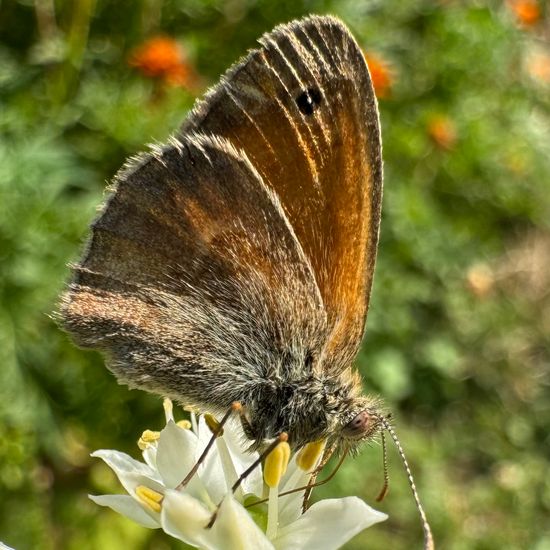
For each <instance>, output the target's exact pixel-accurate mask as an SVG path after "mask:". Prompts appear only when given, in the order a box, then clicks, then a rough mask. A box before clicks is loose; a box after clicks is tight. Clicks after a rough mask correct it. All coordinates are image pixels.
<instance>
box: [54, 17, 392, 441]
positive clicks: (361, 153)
mask: <svg viewBox="0 0 550 550" xmlns="http://www.w3.org/2000/svg"><path fill="white" fill-rule="evenodd" d="M259 42H260V48H258V49H256V50H253V51H251V52H250V53H249V54H248V55H247V56H246V57H245V58H244V59H243V60H241V61H240V62H238V63H237V64H235V65H234V66H233V67H231V68H230V69H229V70H228V72H227V73H226V74H225V75H224V76H223V77H222V78H221V81H220V82H219V84H217V85H216V86H214V87H213V88H212V89H210V90H209V91H208V92H207V93H206V95H205V97H204V99H203V100H202V101H199V102H198V103H197V104H196V106H195V107H194V109H193V111H192V112H191V113H190V115H189V116H188V118H187V119H186V120H185V122H184V123H183V126H182V127H181V129H180V130H179V131H178V132H177V133H176V134H174V135H173V136H172V137H171V138H170V139H169V140H168V143H167V144H166V145H163V146H160V147H154V148H153V150H152V151H151V152H149V153H146V154H143V155H141V156H138V157H136V158H133V159H131V160H130V161H129V162H128V163H127V164H126V165H125V166H124V167H123V168H122V170H121V171H120V172H119V173H118V174H117V176H116V177H115V179H114V185H113V188H112V191H111V194H110V196H109V197H108V199H107V201H106V203H105V205H104V206H103V209H102V212H101V214H100V215H99V217H98V218H97V219H96V220H95V221H94V222H93V224H92V226H91V237H90V239H89V242H88V244H87V247H86V251H85V253H84V256H83V259H82V260H81V262H80V263H79V264H78V265H76V266H74V268H73V280H72V282H71V283H70V285H69V288H68V290H67V292H66V294H65V295H64V297H63V305H62V316H63V319H64V326H65V328H66V329H67V330H68V331H69V332H70V333H71V334H72V335H73V337H74V338H75V340H76V341H77V342H78V343H79V344H81V345H83V346H86V347H93V348H98V349H100V350H102V351H103V352H104V353H105V354H106V356H107V363H108V366H109V368H110V369H111V370H112V371H113V372H114V373H115V375H116V376H117V378H118V379H119V380H120V381H121V382H123V383H126V384H128V385H129V386H131V387H137V388H143V389H145V390H148V391H152V392H155V393H158V394H161V395H163V396H167V397H170V398H172V399H174V400H176V401H178V402H180V403H183V404H185V405H186V406H190V407H194V408H196V409H197V410H199V411H209V412H213V413H218V412H222V411H226V410H227V409H228V408H229V407H230V406H231V403H233V402H236V401H238V402H240V403H242V405H243V410H244V413H243V414H242V415H241V417H242V421H243V427H244V431H245V434H246V436H247V437H248V438H249V439H250V440H251V441H252V442H254V443H255V444H256V445H257V446H260V445H262V444H263V443H264V442H265V441H267V440H269V439H271V438H273V437H275V436H277V434H279V433H281V432H287V433H288V435H289V442H290V444H291V445H292V446H293V447H296V448H297V447H301V446H303V445H304V444H306V443H308V442H311V441H315V440H319V439H327V440H328V441H330V442H336V443H340V442H345V443H346V444H347V445H355V444H356V443H358V442H360V441H361V440H364V439H367V438H369V437H372V436H374V435H375V434H376V433H377V432H378V431H379V429H380V421H379V416H380V415H379V413H378V401H377V399H372V398H369V397H366V396H364V395H363V393H362V383H361V379H360V377H359V375H358V373H357V372H356V371H355V370H353V368H352V362H353V359H354V357H355V355H356V353H357V351H358V349H359V346H360V343H361V339H362V335H363V331H364V327H365V319H366V314H367V309H368V304H369V297H370V292H371V286H372V279H373V272H374V265H375V259H376V251H377V244H378V234H379V225H380V208H381V203H382V158H381V139H380V125H379V116H378V109H377V102H376V98H375V94H374V91H373V86H372V82H371V79H370V76H369V72H368V69H367V65H366V62H365V59H364V56H363V53H362V51H361V49H360V47H359V46H358V45H357V43H356V41H355V40H354V38H353V37H352V35H351V34H350V32H349V31H348V30H347V28H346V27H345V26H344V25H343V23H341V22H340V21H339V20H337V19H335V18H332V17H317V16H312V17H308V18H306V19H303V20H301V21H299V22H293V23H290V24H287V25H281V26H278V27H276V28H275V29H274V30H273V31H272V32H270V33H268V34H266V35H264V36H263V37H262V38H261V39H260V40H259Z"/></svg>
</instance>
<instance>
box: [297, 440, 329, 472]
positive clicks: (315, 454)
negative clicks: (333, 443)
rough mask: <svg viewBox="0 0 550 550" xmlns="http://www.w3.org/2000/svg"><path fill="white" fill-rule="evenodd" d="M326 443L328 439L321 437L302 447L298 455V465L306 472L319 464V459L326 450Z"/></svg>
mask: <svg viewBox="0 0 550 550" xmlns="http://www.w3.org/2000/svg"><path fill="white" fill-rule="evenodd" d="M325 445H326V439H320V440H319V441H314V442H313V443H308V444H307V445H305V446H304V447H302V448H301V449H300V451H299V452H298V454H297V455H296V465H297V466H298V468H300V469H302V470H303V471H304V472H311V470H312V469H313V468H314V467H315V466H316V465H317V461H318V460H319V457H320V456H321V453H322V452H323V451H324V449H325Z"/></svg>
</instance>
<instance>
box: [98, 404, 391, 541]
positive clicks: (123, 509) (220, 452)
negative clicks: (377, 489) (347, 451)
mask: <svg viewBox="0 0 550 550" xmlns="http://www.w3.org/2000/svg"><path fill="white" fill-rule="evenodd" d="M165 405H166V407H165V408H166V410H167V422H166V426H165V427H164V429H163V430H162V431H161V432H160V434H159V433H158V432H150V431H146V432H144V433H143V436H142V439H140V447H141V448H142V450H143V458H144V460H145V463H143V462H139V461H137V460H134V459H133V458H131V457H130V456H128V455H126V454H124V453H121V452H118V451H110V450H100V451H96V452H95V453H93V454H92V456H95V457H98V458H101V459H103V460H104V461H105V463H106V464H107V465H108V466H110V467H111V468H112V469H113V470H114V472H115V473H116V475H117V477H118V479H119V480H120V482H121V484H122V485H123V487H124V489H126V491H127V492H128V494H127V495H101V496H90V498H91V499H92V500H93V501H94V502H96V503H97V504H100V505H102V506H109V507H110V508H112V509H113V510H115V511H116V512H119V513H121V514H123V515H124V516H126V517H128V518H130V519H132V520H134V521H136V522H137V523H139V524H140V525H143V526H144V527H149V528H159V527H161V528H162V529H163V530H164V531H165V532H166V533H167V534H169V535H171V536H172V537H174V538H177V539H179V540H182V541H183V542H185V543H187V544H189V545H191V546H196V547H198V548H204V549H211V550H219V549H223V550H225V549H231V550H233V549H242V550H246V549H258V550H263V549H265V550H268V549H269V550H273V549H277V550H283V549H284V550H288V549H296V550H298V549H312V550H321V549H323V550H325V549H326V550H330V549H335V548H339V547H341V546H342V545H343V544H345V543H346V542H347V541H348V540H350V539H351V538H352V537H353V536H355V535H356V534H357V533H359V532H360V531H362V530H363V529H365V528H367V527H369V526H371V525H373V524H375V523H378V522H380V521H383V520H385V519H386V517H387V516H386V515H385V514H383V513H381V512H377V511H376V510H373V509H372V508H370V506H368V505H367V504H365V503H364V502H363V501H361V500H360V499H358V498H357V497H347V498H341V499H330V500H323V501H321V502H318V503H316V504H314V505H313V506H311V507H310V508H309V509H308V510H307V511H306V512H305V513H304V514H302V513H301V505H302V497H303V492H297V493H293V494H291V495H286V496H282V497H279V492H281V493H282V492H284V491H288V490H292V489H295V488H297V487H302V486H304V485H306V484H307V481H308V478H309V474H308V472H307V471H304V470H302V469H301V468H300V464H301V463H300V459H299V458H298V460H297V455H295V456H294V457H293V458H292V460H291V461H290V464H289V466H288V469H287V471H286V473H285V474H284V476H282V479H280V482H279V481H278V480H277V481H276V483H275V486H274V487H271V488H267V487H266V486H265V484H264V481H263V478H262V472H261V468H260V467H259V466H258V467H257V468H255V469H254V470H253V471H252V472H251V473H250V475H249V476H247V477H246V478H245V479H244V480H243V482H242V484H241V486H240V487H239V488H238V489H237V491H235V493H234V494H232V492H231V488H232V486H233V484H234V483H235V481H236V480H237V479H238V475H239V474H240V473H242V472H244V471H245V470H246V469H247V468H248V467H249V466H251V465H252V464H253V463H254V461H255V460H257V459H258V454H257V453H250V452H244V451H243V450H242V447H243V434H242V431H241V429H240V427H239V425H238V423H237V422H236V421H229V422H227V423H226V424H225V426H224V432H223V436H220V437H218V438H217V439H216V440H215V443H214V445H213V447H212V448H211V449H210V451H209V452H208V454H207V456H206V459H205V460H204V461H203V463H202V464H201V465H200V466H199V468H198V471H197V472H196V474H195V475H193V477H192V478H191V480H190V481H189V483H187V485H186V486H185V487H184V488H181V487H178V486H179V485H180V483H181V482H182V480H183V479H184V478H185V477H186V475H187V474H188V473H189V472H190V471H191V469H192V468H193V466H194V465H195V464H196V462H197V459H198V458H199V456H200V455H201V454H202V452H203V450H204V449H205V447H206V445H207V444H208V442H209V441H210V438H211V435H212V434H211V431H210V430H209V429H208V427H207V425H206V422H205V421H204V418H203V417H201V418H200V420H199V422H198V425H195V426H193V429H188V428H187V427H186V426H182V423H181V422H180V423H178V424H179V425H178V424H176V423H175V422H174V419H173V416H172V412H171V403H169V402H165ZM285 466H286V463H285ZM266 469H267V467H266ZM283 470H284V468H283ZM281 473H282V470H281ZM266 491H267V492H268V494H269V503H268V505H267V507H266V505H265V504H264V505H258V506H253V507H251V508H245V506H243V503H245V501H246V503H250V501H251V500H258V499H261V498H262V496H263V495H264V494H265V493H266ZM266 509H267V510H266ZM214 513H215V521H214V522H213V524H212V526H211V527H208V525H209V523H211V520H212V518H213V514H214ZM259 525H262V528H260V526H259Z"/></svg>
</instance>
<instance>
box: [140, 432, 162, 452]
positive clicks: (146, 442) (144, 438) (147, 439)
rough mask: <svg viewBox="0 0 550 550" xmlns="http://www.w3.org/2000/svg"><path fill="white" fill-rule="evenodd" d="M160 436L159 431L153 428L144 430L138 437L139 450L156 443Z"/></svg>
mask: <svg viewBox="0 0 550 550" xmlns="http://www.w3.org/2000/svg"><path fill="white" fill-rule="evenodd" d="M159 438H160V432H154V431H153V430H145V431H144V432H143V433H142V434H141V437H140V438H139V439H138V442H137V445H138V447H139V448H140V450H142V451H145V449H148V448H149V447H150V446H151V445H152V444H153V443H156V442H157V441H158V440H159Z"/></svg>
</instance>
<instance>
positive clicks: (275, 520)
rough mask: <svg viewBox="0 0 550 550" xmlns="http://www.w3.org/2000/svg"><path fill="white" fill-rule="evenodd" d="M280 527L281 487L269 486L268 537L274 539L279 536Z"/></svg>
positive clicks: (266, 532) (266, 531)
mask: <svg viewBox="0 0 550 550" xmlns="http://www.w3.org/2000/svg"><path fill="white" fill-rule="evenodd" d="M278 527H279V487H278V485H277V486H276V487H270V488H269V501H268V504H267V528H266V530H265V534H266V537H267V538H268V539H269V540H273V539H274V538H275V537H276V536H277V528H278Z"/></svg>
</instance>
